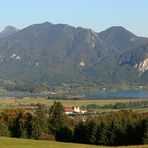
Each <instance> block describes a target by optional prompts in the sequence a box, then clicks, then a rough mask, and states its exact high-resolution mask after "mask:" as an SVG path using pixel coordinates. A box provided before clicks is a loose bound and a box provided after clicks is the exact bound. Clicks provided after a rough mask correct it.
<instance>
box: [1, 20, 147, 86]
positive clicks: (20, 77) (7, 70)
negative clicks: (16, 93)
mask: <svg viewBox="0 0 148 148" xmlns="http://www.w3.org/2000/svg"><path fill="white" fill-rule="evenodd" d="M147 59H148V39H147V38H142V37H138V36H136V35H134V34H132V33H131V32H129V31H127V30H126V29H124V28H123V27H111V28H109V29H107V30H106V31H103V32H101V33H96V32H94V31H92V30H91V29H85V28H81V27H78V28H75V27H72V26H69V25H65V24H56V25H55V24H51V23H48V22H45V23H43V24H35V25H31V26H29V27H27V28H24V29H22V30H19V31H17V32H15V33H14V34H11V35H8V36H7V37H5V38H2V39H0V71H1V72H0V79H2V80H10V81H14V82H17V83H21V84H26V83H27V84H35V83H47V84H51V85H52V84H62V83H99V84H108V83H111V84H116V83H119V82H124V83H134V84H138V85H144V84H147V82H148V78H147V70H148V69H147V68H148V65H147Z"/></svg>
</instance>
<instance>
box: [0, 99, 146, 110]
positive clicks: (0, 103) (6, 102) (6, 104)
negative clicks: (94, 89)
mask: <svg viewBox="0 0 148 148" xmlns="http://www.w3.org/2000/svg"><path fill="white" fill-rule="evenodd" d="M57 101H59V102H61V103H62V105H63V106H64V107H69V106H81V105H88V104H97V105H107V104H115V103H117V102H118V103H119V102H120V103H126V102H130V101H138V100H137V99H136V100H133V99H125V100H123V99H122V100H57ZM53 102H54V100H49V99H45V98H41V97H24V98H23V99H22V98H20V99H19V98H18V99H15V98H7V99H0V111H2V110H3V109H5V108H12V107H13V108H14V106H11V105H12V104H13V103H16V104H18V103H23V104H26V103H27V104H28V103H34V104H37V103H41V104H45V105H48V106H50V105H52V104H53ZM18 107H19V106H18ZM97 111H99V112H109V111H118V109H117V110H115V109H97ZM133 111H135V112H147V111H148V109H147V108H134V109H133Z"/></svg>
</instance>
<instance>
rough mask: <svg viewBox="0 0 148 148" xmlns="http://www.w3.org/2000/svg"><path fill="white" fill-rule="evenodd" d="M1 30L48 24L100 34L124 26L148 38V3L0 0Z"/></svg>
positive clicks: (134, 0) (126, 0) (130, 0)
mask: <svg viewBox="0 0 148 148" xmlns="http://www.w3.org/2000/svg"><path fill="white" fill-rule="evenodd" d="M0 20H1V21H0V22H1V23H0V30H2V29H3V28H4V27H5V26H8V25H12V26H15V27H18V28H24V27H26V26H29V25H31V24H35V23H43V22H45V21H48V22H51V23H54V24H57V23H64V24H69V25H72V26H82V27H85V28H92V29H93V30H95V31H97V32H100V31H102V30H105V29H106V28H108V27H111V26H123V27H125V28H127V29H128V30H130V31H132V32H133V33H135V34H137V35H139V36H147V37H148V0H0Z"/></svg>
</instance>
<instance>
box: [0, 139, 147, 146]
mask: <svg viewBox="0 0 148 148" xmlns="http://www.w3.org/2000/svg"><path fill="white" fill-rule="evenodd" d="M0 148H113V147H107V146H94V145H84V144H73V143H62V142H54V141H40V140H38V141H37V140H28V139H16V138H6V137H0ZM116 148H148V145H141V146H122V147H116Z"/></svg>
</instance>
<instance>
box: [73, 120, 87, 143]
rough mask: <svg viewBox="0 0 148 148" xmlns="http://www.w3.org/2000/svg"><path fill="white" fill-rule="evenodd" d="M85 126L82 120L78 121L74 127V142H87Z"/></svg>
mask: <svg viewBox="0 0 148 148" xmlns="http://www.w3.org/2000/svg"><path fill="white" fill-rule="evenodd" d="M86 132H87V130H86V126H85V125H84V123H83V122H80V123H78V124H77V125H76V126H75V128H74V142H76V143H87V136H86Z"/></svg>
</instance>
